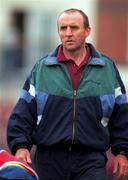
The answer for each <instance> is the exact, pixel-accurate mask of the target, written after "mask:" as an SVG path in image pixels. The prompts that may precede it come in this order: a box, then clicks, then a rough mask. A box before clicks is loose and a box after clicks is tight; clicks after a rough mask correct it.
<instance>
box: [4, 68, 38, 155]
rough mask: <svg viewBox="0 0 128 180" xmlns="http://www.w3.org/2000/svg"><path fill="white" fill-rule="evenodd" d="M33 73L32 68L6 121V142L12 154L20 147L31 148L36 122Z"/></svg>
mask: <svg viewBox="0 0 128 180" xmlns="http://www.w3.org/2000/svg"><path fill="white" fill-rule="evenodd" d="M33 73H34V68H33V70H32V72H31V75H30V76H29V77H28V78H27V80H26V82H25V83H24V86H23V89H22V91H21V94H20V98H19V100H18V102H17V104H16V105H15V107H14V109H13V111H12V113H11V115H10V118H9V120H8V126H7V141H8V145H9V148H10V150H11V152H12V154H15V152H16V150H17V149H18V148H20V147H24V148H27V149H28V150H30V149H31V147H32V133H33V129H34V128H35V127H36V121H37V105H36V100H35V87H34V83H32V82H34V81H32V78H33Z"/></svg>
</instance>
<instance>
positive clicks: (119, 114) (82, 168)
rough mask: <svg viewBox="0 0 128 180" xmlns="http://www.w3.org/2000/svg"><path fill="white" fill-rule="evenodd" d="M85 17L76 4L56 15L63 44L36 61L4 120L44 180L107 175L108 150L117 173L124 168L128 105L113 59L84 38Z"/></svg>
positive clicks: (127, 166)
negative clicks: (7, 116) (33, 158)
mask: <svg viewBox="0 0 128 180" xmlns="http://www.w3.org/2000/svg"><path fill="white" fill-rule="evenodd" d="M90 30H91V29H90V26H89V21H88V17H87V16H86V14H84V12H82V11H81V10H78V9H69V10H66V11H64V12H63V13H62V14H61V15H60V16H59V18H58V33H59V36H60V39H61V42H62V44H61V45H59V46H58V47H57V48H56V50H55V51H54V52H52V53H50V54H49V55H48V56H46V57H44V58H42V59H41V60H39V61H38V62H37V63H36V65H35V66H34V68H33V70H32V72H31V74H30V76H29V77H28V78H27V80H26V82H25V84H24V87H23V90H22V93H21V96H20V99H19V101H18V103H17V105H16V106H15V108H14V110H13V112H12V114H11V116H10V119H9V124H8V143H9V147H10V149H11V151H12V153H13V154H15V155H16V157H18V158H20V159H22V160H24V161H25V162H27V163H31V159H30V153H29V151H30V149H31V147H32V145H33V144H35V145H36V146H37V150H36V154H35V167H36V170H37V173H38V175H39V178H40V179H42V180H60V179H61V180H85V179H86V180H105V179H106V170H105V165H106V161H107V159H106V155H105V152H106V151H107V150H108V149H109V148H110V145H111V149H112V153H113V154H114V155H115V163H114V173H116V174H117V178H122V179H123V178H124V177H125V176H126V175H127V172H128V162H127V152H128V103H127V100H126V95H125V88H124V85H123V83H122V81H121V78H120V76H119V73H118V70H117V68H116V67H115V65H114V63H113V61H112V60H111V59H110V58H108V57H107V56H105V55H103V54H102V53H100V52H98V51H97V50H96V49H95V48H94V47H93V46H92V45H91V44H89V43H86V38H87V37H88V36H89V34H90Z"/></svg>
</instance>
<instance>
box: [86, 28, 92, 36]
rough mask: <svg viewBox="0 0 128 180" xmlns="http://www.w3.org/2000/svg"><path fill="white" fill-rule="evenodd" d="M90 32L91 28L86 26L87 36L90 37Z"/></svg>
mask: <svg viewBox="0 0 128 180" xmlns="http://www.w3.org/2000/svg"><path fill="white" fill-rule="evenodd" d="M90 32H91V28H90V27H86V29H85V33H86V37H88V36H89V35H90Z"/></svg>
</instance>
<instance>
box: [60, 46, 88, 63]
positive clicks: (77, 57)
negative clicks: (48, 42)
mask: <svg viewBox="0 0 128 180" xmlns="http://www.w3.org/2000/svg"><path fill="white" fill-rule="evenodd" d="M63 53H64V55H65V57H66V58H67V59H72V60H73V61H74V62H75V63H76V64H77V65H78V66H79V65H80V64H81V62H82V61H83V59H84V57H85V56H86V53H87V51H86V48H85V46H84V47H83V48H81V49H79V50H76V51H67V50H66V49H64V48H63Z"/></svg>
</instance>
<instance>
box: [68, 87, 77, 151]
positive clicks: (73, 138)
mask: <svg viewBox="0 0 128 180" xmlns="http://www.w3.org/2000/svg"><path fill="white" fill-rule="evenodd" d="M76 95H77V91H76V90H75V89H74V90H73V123H72V139H71V144H70V148H69V151H71V150H72V145H73V144H74V140H75V130H76Z"/></svg>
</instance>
